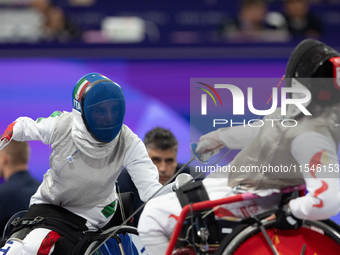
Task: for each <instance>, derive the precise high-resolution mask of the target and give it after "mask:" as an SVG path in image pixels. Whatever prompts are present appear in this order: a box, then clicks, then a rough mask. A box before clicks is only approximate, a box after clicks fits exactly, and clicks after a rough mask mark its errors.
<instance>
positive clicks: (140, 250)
mask: <svg viewBox="0 0 340 255" xmlns="http://www.w3.org/2000/svg"><path fill="white" fill-rule="evenodd" d="M117 229H118V230H117ZM116 230H117V232H116V233H115V234H114V235H113V236H112V237H111V238H110V239H108V240H107V241H106V242H105V243H104V244H102V245H101V246H100V247H98V246H99V245H100V244H101V243H102V242H103V241H104V240H105V238H106V237H107V236H108V235H109V234H111V233H113V232H115V231H116ZM122 250H123V252H124V253H123V252H122ZM90 254H94V255H117V254H125V255H141V254H142V255H146V254H147V253H146V251H145V248H144V245H143V244H142V242H141V240H140V237H139V236H138V232H137V228H135V227H131V226H123V227H119V226H118V227H112V228H109V229H107V230H105V231H104V232H103V233H102V234H101V235H100V236H99V238H98V240H96V241H94V242H92V243H91V244H90V246H89V247H88V248H87V250H86V252H85V253H84V255H90Z"/></svg>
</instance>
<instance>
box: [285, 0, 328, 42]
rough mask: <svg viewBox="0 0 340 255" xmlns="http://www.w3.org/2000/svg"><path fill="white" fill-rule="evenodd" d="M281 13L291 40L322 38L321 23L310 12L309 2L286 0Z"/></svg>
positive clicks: (306, 0) (305, 0)
mask: <svg viewBox="0 0 340 255" xmlns="http://www.w3.org/2000/svg"><path fill="white" fill-rule="evenodd" d="M283 12H284V16H285V19H286V22H287V28H288V32H289V34H290V35H291V36H292V39H305V38H314V39H319V38H320V37H321V36H322V32H323V28H322V22H321V21H320V20H319V19H318V18H317V17H316V16H315V15H314V14H312V13H311V12H310V6H309V0H286V1H284V3H283Z"/></svg>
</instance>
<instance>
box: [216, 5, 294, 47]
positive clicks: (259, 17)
mask: <svg viewBox="0 0 340 255" xmlns="http://www.w3.org/2000/svg"><path fill="white" fill-rule="evenodd" d="M219 33H220V37H221V38H222V39H223V40H226V41H229V42H285V41H287V40H288V33H287V30H286V27H285V20H284V17H283V15H282V14H280V13H277V12H269V11H268V4H267V2H266V1H265V0H243V1H241V3H240V8H239V10H238V13H237V16H236V17H235V18H233V19H228V20H226V21H224V22H223V23H222V24H221V26H220V28H219Z"/></svg>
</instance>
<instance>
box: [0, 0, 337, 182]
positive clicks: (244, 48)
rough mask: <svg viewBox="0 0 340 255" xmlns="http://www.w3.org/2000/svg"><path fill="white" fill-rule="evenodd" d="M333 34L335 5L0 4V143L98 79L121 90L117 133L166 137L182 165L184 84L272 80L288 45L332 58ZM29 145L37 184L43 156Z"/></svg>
mask: <svg viewBox="0 0 340 255" xmlns="http://www.w3.org/2000/svg"><path fill="white" fill-rule="evenodd" d="M339 31H340V0H271V1H269V0H268V1H264V0H244V1H236V0H228V1H227V0H172V1H165V0H139V1H137V0H116V1H109V0H0V75H1V76H0V77H1V82H0V116H1V119H0V133H3V132H4V131H5V129H6V127H7V125H8V124H10V123H11V122H13V121H14V120H15V119H16V118H18V117H19V116H28V117H31V118H33V119H36V118H39V117H47V116H49V115H50V114H51V113H52V112H53V111H56V110H59V111H71V110H72V100H71V98H72V97H71V93H72V89H73V86H74V85H75V84H76V82H77V81H78V79H79V78H80V77H82V76H83V75H84V74H87V73H90V72H99V73H102V74H103V75H105V76H107V77H109V78H110V79H112V80H113V81H115V82H117V83H118V84H120V85H121V86H122V88H123V90H124V92H125V96H126V101H127V113H126V118H125V124H127V125H128V126H129V127H130V128H131V129H132V130H133V131H134V132H135V133H137V134H138V135H139V136H140V137H141V138H142V139H143V138H144V135H145V133H146V132H147V131H148V130H150V129H151V128H153V127H155V126H162V127H165V128H169V129H170V130H171V131H172V132H173V133H174V134H175V136H176V137H177V138H178V140H179V154H178V161H179V162H181V163H186V162H187V161H188V160H189V159H190V150H189V144H190V96H189V94H190V78H228V77H234V78H279V79H280V78H281V77H282V75H283V74H284V72H285V66H286V62H287V60H288V57H289V54H290V53H291V51H292V50H293V48H294V47H295V46H296V45H297V43H299V42H300V41H301V40H303V39H305V38H315V39H319V40H321V41H323V42H325V43H326V44H328V45H330V46H331V47H334V48H335V49H337V50H339V49H340V33H339ZM275 86H276V84H275ZM257 99H258V100H259V101H260V102H263V101H266V100H267V99H268V95H264V96H263V98H262V97H261V95H260V96H259V97H258V98H257ZM226 118H227V116H226ZM30 145H31V147H32V155H31V162H30V169H29V170H30V171H31V173H32V174H33V175H34V176H35V177H36V178H37V179H39V180H42V177H43V174H44V173H45V172H46V171H47V169H48V168H49V166H48V163H49V159H48V158H49V154H50V152H51V151H50V148H49V147H48V145H43V144H42V143H41V142H31V143H30Z"/></svg>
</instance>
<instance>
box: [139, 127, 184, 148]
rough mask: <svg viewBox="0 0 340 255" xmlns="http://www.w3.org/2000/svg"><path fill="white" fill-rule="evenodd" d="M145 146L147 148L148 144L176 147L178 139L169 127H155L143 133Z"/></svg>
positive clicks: (159, 146) (155, 146) (156, 146)
mask: <svg viewBox="0 0 340 255" xmlns="http://www.w3.org/2000/svg"><path fill="white" fill-rule="evenodd" d="M144 144H145V147H146V148H147V149H148V148H149V147H150V146H152V147H154V148H156V149H161V150H167V149H171V148H175V150H176V151H177V149H178V141H177V139H176V138H175V136H174V135H173V134H172V133H171V132H170V130H169V129H165V128H161V127H155V128H153V129H151V130H150V131H149V132H147V133H146V134H145V137H144Z"/></svg>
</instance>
